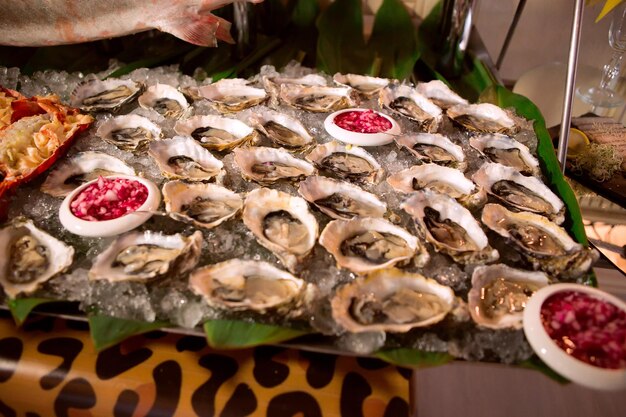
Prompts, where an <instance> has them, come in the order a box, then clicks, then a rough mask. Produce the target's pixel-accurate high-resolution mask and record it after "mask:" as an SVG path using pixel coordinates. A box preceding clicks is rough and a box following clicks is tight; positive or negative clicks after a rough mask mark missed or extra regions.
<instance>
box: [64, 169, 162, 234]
mask: <svg viewBox="0 0 626 417" xmlns="http://www.w3.org/2000/svg"><path fill="white" fill-rule="evenodd" d="M106 178H126V179H129V180H135V181H139V182H140V183H142V184H143V185H145V186H146V188H147V189H148V198H146V201H145V202H144V203H143V204H142V205H141V206H139V208H138V209H137V210H136V211H134V212H131V213H128V214H125V215H123V216H121V217H118V218H117V219H111V220H101V221H87V220H83V219H80V218H78V217H76V216H74V214H72V211H71V210H70V203H71V202H72V201H73V200H74V198H76V196H77V195H78V194H80V193H81V192H82V191H83V190H84V189H85V188H87V187H88V186H89V185H91V184H93V183H94V182H96V181H98V180H97V179H95V180H93V181H89V182H87V183H85V184H83V185H81V186H80V187H78V188H76V189H75V190H74V191H72V192H71V193H70V194H69V195H68V196H67V197H65V200H63V203H61V207H60V208H59V219H60V220H61V224H62V225H63V227H65V228H66V229H67V230H69V231H70V232H72V233H74V234H76V235H80V236H88V237H108V236H116V235H119V234H121V233H124V232H127V231H129V230H132V229H134V228H135V227H137V226H139V225H141V224H143V223H145V222H146V221H147V220H148V219H149V218H150V217H152V213H151V212H153V211H155V210H157V209H158V208H159V204H160V203H161V192H160V191H159V188H158V187H157V186H156V185H155V184H154V183H153V182H152V181H149V180H147V179H145V178H141V177H135V176H133V175H109V176H107V177H106Z"/></svg>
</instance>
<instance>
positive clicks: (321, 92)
mask: <svg viewBox="0 0 626 417" xmlns="http://www.w3.org/2000/svg"><path fill="white" fill-rule="evenodd" d="M280 99H281V100H282V101H283V102H284V103H286V104H289V105H290V106H292V107H295V108H297V109H300V110H307V111H311V112H318V113H325V112H330V111H335V110H341V109H346V108H348V107H354V106H356V105H357V104H358V101H357V99H356V97H355V93H354V90H352V89H351V88H349V87H318V86H311V87H307V86H302V85H297V84H282V85H281V86H280Z"/></svg>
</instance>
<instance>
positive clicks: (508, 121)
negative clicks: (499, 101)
mask: <svg viewBox="0 0 626 417" xmlns="http://www.w3.org/2000/svg"><path fill="white" fill-rule="evenodd" d="M446 114H447V115H448V117H449V118H451V119H452V120H454V121H455V122H457V123H458V124H460V125H461V126H464V127H465V128H467V129H469V130H476V131H478V132H486V133H503V134H505V135H513V134H515V133H516V132H517V131H518V130H519V126H518V125H517V124H516V123H515V121H514V120H513V118H512V117H511V116H510V115H509V113H507V111H506V110H504V109H502V108H500V107H498V106H496V105H494V104H491V103H480V104H467V105H465V104H458V105H456V106H452V107H450V108H449V109H448V110H447V111H446Z"/></svg>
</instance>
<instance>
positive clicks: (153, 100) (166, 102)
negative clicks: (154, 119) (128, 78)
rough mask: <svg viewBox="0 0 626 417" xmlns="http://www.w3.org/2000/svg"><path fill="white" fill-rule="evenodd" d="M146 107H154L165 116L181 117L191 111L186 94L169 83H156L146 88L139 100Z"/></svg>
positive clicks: (153, 108)
mask: <svg viewBox="0 0 626 417" xmlns="http://www.w3.org/2000/svg"><path fill="white" fill-rule="evenodd" d="M137 102H139V105H140V106H141V107H143V108H144V109H152V110H154V111H156V112H157V113H159V114H160V115H161V116H163V117H167V118H170V119H179V118H181V117H183V116H184V115H186V114H187V113H188V112H189V111H190V107H189V103H187V99H186V98H185V96H184V95H183V94H182V93H181V92H180V91H178V90H177V89H175V88H174V87H172V86H171V85H167V84H155V85H152V86H150V87H148V88H147V89H146V91H145V92H144V93H143V94H142V95H141V96H139V99H138V100H137Z"/></svg>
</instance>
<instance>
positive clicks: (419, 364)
mask: <svg viewBox="0 0 626 417" xmlns="http://www.w3.org/2000/svg"><path fill="white" fill-rule="evenodd" d="M375 355H376V356H377V357H379V358H380V359H382V360H384V361H387V362H389V363H392V364H394V365H398V366H406V367H411V368H426V367H429V366H439V365H445V364H446V363H448V362H450V361H452V360H453V359H454V357H453V356H452V355H450V354H448V353H445V352H426V351H423V350H416V349H408V348H398V349H385V350H381V351H378V352H376V353H375Z"/></svg>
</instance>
